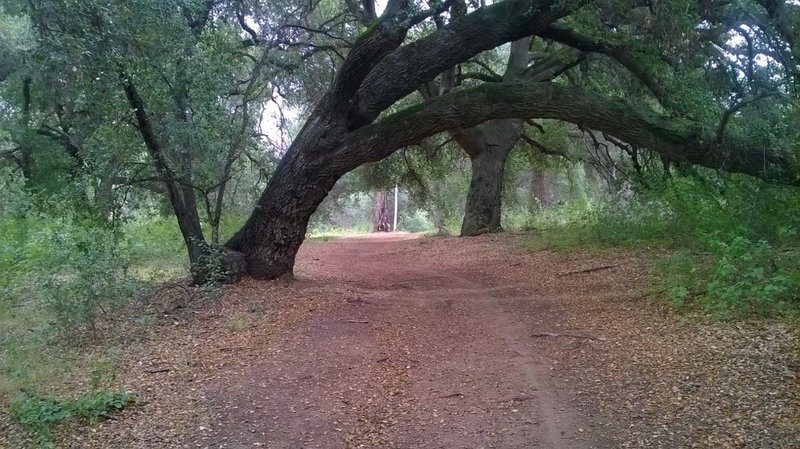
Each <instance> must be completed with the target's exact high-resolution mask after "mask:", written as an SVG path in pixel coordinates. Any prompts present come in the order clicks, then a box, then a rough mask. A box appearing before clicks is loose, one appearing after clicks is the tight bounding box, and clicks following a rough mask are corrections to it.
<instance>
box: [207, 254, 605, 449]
mask: <svg viewBox="0 0 800 449" xmlns="http://www.w3.org/2000/svg"><path fill="white" fill-rule="evenodd" d="M424 244H425V241H415V242H399V243H387V242H385V241H380V240H375V239H368V240H367V239H364V240H350V241H341V242H337V243H332V244H328V245H327V247H325V248H314V247H313V246H312V247H311V248H309V247H307V248H305V250H304V251H303V253H301V255H300V258H301V260H303V259H305V258H308V257H309V256H311V255H312V254H316V253H317V252H318V251H322V252H326V253H327V254H325V255H324V257H311V259H312V260H311V262H314V263H303V264H302V265H301V266H300V269H299V275H300V277H301V279H302V278H305V277H308V278H312V279H315V280H316V281H317V282H322V283H325V284H326V285H329V286H331V288H338V289H340V291H343V292H344V294H345V296H347V297H346V298H345V304H344V305H343V306H342V307H338V308H336V309H335V310H333V311H331V312H329V313H326V314H325V315H322V316H313V317H311V318H310V319H309V321H308V322H305V323H300V324H299V325H298V326H297V327H295V328H293V329H291V331H290V332H288V333H286V334H284V335H282V336H281V338H280V340H279V342H277V344H275V345H274V346H273V347H272V348H270V352H269V356H268V357H265V358H264V359H263V360H261V361H259V362H257V363H254V364H253V365H252V366H250V367H249V368H248V369H246V370H244V371H243V372H242V374H241V376H239V377H237V378H228V379H225V381H224V382H219V383H215V384H212V385H209V386H208V387H207V393H206V396H207V397H208V398H209V400H210V401H211V402H212V405H213V407H214V408H218V409H219V410H222V411H223V412H222V413H221V414H220V415H219V418H218V421H217V422H216V423H215V425H214V426H213V428H215V429H218V431H215V432H214V431H212V432H209V433H208V434H207V435H204V437H203V439H202V443H203V444H207V445H210V446H213V447H231V448H244V447H253V446H259V445H264V446H267V447H273V448H299V447H307V448H339V447H373V448H390V447H398V448H412V447H413V448H460V447H464V448H483V447H485V448H490V447H501V448H534V447H542V448H556V449H557V448H581V447H587V448H588V447H612V445H611V444H610V443H608V442H606V441H605V440H604V439H603V437H602V436H601V435H600V432H599V431H597V429H595V426H596V424H597V423H596V422H595V421H594V420H593V418H592V417H590V416H587V415H586V414H585V412H583V410H581V409H580V408H579V407H576V406H575V405H574V404H573V403H572V402H573V401H572V397H571V395H570V394H568V393H565V388H566V387H565V386H564V385H562V384H561V383H560V382H559V381H558V380H557V379H555V378H553V376H552V375H551V373H550V369H549V366H550V365H549V363H548V362H547V361H546V360H545V359H544V357H543V355H542V354H541V353H539V352H537V351H536V350H535V349H534V348H532V346H531V343H533V338H532V337H531V334H532V333H534V332H537V331H539V332H545V331H548V330H550V328H549V327H548V328H544V327H541V326H540V327H536V326H533V327H531V326H529V325H526V324H525V322H524V320H521V319H519V318H520V317H518V316H517V315H516V314H515V313H514V310H513V304H514V303H515V302H517V301H531V300H536V297H535V296H532V293H531V292H529V291H526V289H525V285H524V284H519V285H512V284H508V282H507V281H506V280H504V279H502V278H498V277H496V276H493V275H492V274H491V273H492V272H496V271H497V267H482V266H481V265H480V264H476V263H474V261H473V263H470V264H453V263H452V262H445V261H444V260H440V259H439V258H437V257H419V256H420V251H418V249H419V247H420V245H424ZM428 256H433V255H428ZM314 259H318V260H316V261H315V260H314ZM498 262H499V261H498ZM301 282H302V281H301ZM543 306H544V307H542V308H541V310H540V314H539V316H538V317H537V319H538V320H539V321H540V322H542V323H552V322H553V321H554V320H557V319H558V316H557V313H556V312H557V311H556V310H554V308H553V307H550V306H547V305H546V304H544V302H543ZM523 318H524V317H523Z"/></svg>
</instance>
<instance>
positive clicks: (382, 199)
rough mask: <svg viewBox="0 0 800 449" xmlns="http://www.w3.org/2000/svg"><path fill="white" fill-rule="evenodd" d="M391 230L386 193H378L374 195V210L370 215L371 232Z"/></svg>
mask: <svg viewBox="0 0 800 449" xmlns="http://www.w3.org/2000/svg"><path fill="white" fill-rule="evenodd" d="M391 230H392V225H391V223H390V220H389V205H388V203H387V202H386V192H378V193H376V194H375V210H374V211H373V213H372V232H389V231H391Z"/></svg>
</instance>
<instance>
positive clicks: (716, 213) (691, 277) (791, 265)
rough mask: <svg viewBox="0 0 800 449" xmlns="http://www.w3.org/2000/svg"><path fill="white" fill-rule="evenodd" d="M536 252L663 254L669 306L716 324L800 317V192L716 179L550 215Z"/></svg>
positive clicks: (702, 176)
mask: <svg viewBox="0 0 800 449" xmlns="http://www.w3.org/2000/svg"><path fill="white" fill-rule="evenodd" d="M532 224H533V227H534V228H536V229H538V230H540V232H537V233H535V234H534V236H533V237H532V238H531V240H530V247H531V248H532V249H541V248H552V249H567V250H569V249H575V248H579V249H584V248H587V247H588V248H597V247H643V246H659V247H664V248H668V249H672V250H674V251H675V252H674V255H673V256H672V257H670V258H669V259H668V260H665V261H662V263H660V269H661V272H662V274H663V276H662V278H663V279H664V285H663V287H664V288H663V291H664V292H665V294H666V296H667V298H668V299H669V300H670V301H671V302H673V303H675V304H680V305H693V306H699V307H701V308H702V309H703V310H706V311H709V312H711V313H714V314H717V315H720V316H722V315H725V316H731V315H738V314H743V313H759V314H767V315H774V314H779V315H787V314H794V313H796V311H797V310H798V298H799V297H800V271H799V270H800V268H798V267H800V257H798V252H797V247H798V243H800V238H799V237H800V236H798V233H797V229H800V191H798V190H797V189H796V188H791V187H784V186H779V185H772V184H767V183H764V182H761V181H758V180H754V179H752V178H749V177H745V176H730V175H717V174H714V173H713V172H711V171H709V170H704V171H701V172H698V173H696V174H694V175H688V176H677V177H673V178H671V179H668V180H666V181H663V180H662V181H658V182H653V181H652V180H651V183H650V186H649V188H648V189H643V190H641V191H640V192H638V193H637V194H636V195H634V196H633V197H632V198H631V199H626V200H618V201H616V202H609V203H604V204H599V205H592V204H587V205H586V206H585V207H578V208H574V206H571V205H564V206H562V207H560V208H557V209H553V210H550V211H543V212H542V213H541V214H540V215H539V216H538V217H536V218H535V221H533V222H532Z"/></svg>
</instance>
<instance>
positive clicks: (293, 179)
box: [225, 131, 345, 279]
mask: <svg viewBox="0 0 800 449" xmlns="http://www.w3.org/2000/svg"><path fill="white" fill-rule="evenodd" d="M303 134H305V133H303V132H302V131H301V135H300V136H298V139H297V140H296V141H295V144H294V145H293V147H294V149H292V148H290V150H289V151H288V152H287V153H286V156H284V158H283V159H281V161H280V163H279V164H278V167H277V168H276V169H275V172H274V173H273V175H272V178H271V179H270V181H269V184H268V185H267V188H266V190H264V193H263V194H262V195H261V197H260V198H259V200H258V202H257V203H256V206H255V208H254V213H253V214H252V215H250V218H249V219H248V220H247V222H246V223H245V224H244V226H243V227H242V228H241V229H240V230H239V231H238V232H237V233H236V234H235V235H234V236H233V237H231V239H230V240H228V242H227V243H225V246H226V247H227V248H228V249H231V250H233V251H238V252H241V253H243V254H244V257H245V261H246V266H247V273H248V274H249V275H250V276H252V277H254V278H256V279H277V278H280V277H284V276H289V277H291V276H292V275H293V274H294V272H293V269H294V260H295V255H296V254H297V250H298V249H299V248H300V244H301V243H303V239H304V238H305V235H306V230H307V228H308V221H309V219H310V218H311V215H313V213H314V211H316V210H317V207H318V206H319V204H320V203H321V202H322V200H324V199H325V197H326V196H327V195H328V192H330V190H331V189H332V188H333V186H334V185H335V184H336V181H337V180H338V179H339V178H340V177H341V176H342V175H344V173H345V172H341V171H339V170H335V169H334V168H333V165H331V164H325V163H322V164H320V163H318V162H316V161H313V160H312V159H311V158H309V157H307V156H306V155H305V154H304V153H305V152H304V151H301V150H300V149H299V146H300V145H299V144H298V140H305V139H304V137H305V136H304V135H303ZM314 134H316V133H314Z"/></svg>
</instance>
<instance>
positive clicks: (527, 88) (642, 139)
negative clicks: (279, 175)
mask: <svg viewBox="0 0 800 449" xmlns="http://www.w3.org/2000/svg"><path fill="white" fill-rule="evenodd" d="M499 118H549V119H557V120H562V121H567V122H571V123H576V124H579V125H582V126H585V127H588V128H591V129H595V130H598V131H602V132H605V133H608V134H610V135H612V136H615V137H617V138H618V139H620V140H622V141H624V142H627V143H629V144H632V145H636V146H640V147H645V148H649V149H650V150H652V151H655V152H657V153H660V154H662V155H664V156H666V157H668V158H669V159H671V160H674V161H683V162H688V163H692V164H697V165H702V166H705V167H709V168H713V169H719V170H724V171H728V172H738V173H745V174H748V175H752V176H756V177H759V178H762V179H765V180H768V181H774V182H781V183H785V184H793V185H800V176H798V170H797V166H796V163H795V161H793V160H792V159H790V157H789V156H788V154H789V153H787V152H782V151H780V150H776V149H771V148H764V147H763V145H759V144H758V143H751V142H744V141H741V140H736V139H733V138H729V139H725V141H723V142H722V143H718V142H717V139H716V133H715V131H716V127H714V126H706V125H705V124H702V123H697V122H693V121H688V120H683V119H676V118H670V117H667V116H665V115H661V114H657V113H655V112H653V111H650V110H645V109H641V108H638V107H635V106H633V105H630V104H628V103H626V102H625V101H622V100H620V99H614V98H608V97H603V96H599V95H596V94H592V93H588V92H585V91H584V90H582V89H579V88H573V87H563V86H558V85H555V84H552V83H529V82H507V83H501V84H485V85H482V86H479V87H476V88H472V89H466V90H463V91H458V92H453V93H450V94H447V95H444V96H441V97H437V98H432V99H430V100H428V101H426V102H424V103H421V104H419V105H416V106H413V107H411V108H408V109H406V110H403V111H400V112H397V113H395V114H393V115H390V116H389V117H387V118H385V119H383V120H381V121H380V122H378V123H376V124H374V125H371V126H367V127H364V128H362V129H359V130H358V131H356V132H355V133H354V136H353V137H354V138H353V139H350V142H352V143H349V144H348V145H346V146H343V147H342V148H340V149H339V151H336V152H334V153H333V154H331V155H330V158H325V160H324V161H323V162H322V163H325V164H335V165H340V166H341V167H343V168H344V169H345V170H350V169H352V168H355V167H357V166H358V165H360V164H362V163H365V162H370V161H377V160H380V159H382V158H384V157H386V156H388V155H389V154H391V153H392V152H393V151H395V150H396V149H398V148H402V147H404V146H408V145H413V144H415V143H416V142H419V141H420V140H421V139H423V138H425V137H427V136H430V135H433V134H436V133H439V132H442V131H446V130H449V129H457V128H467V127H473V126H476V125H478V124H479V123H482V122H484V121H487V120H491V119H499Z"/></svg>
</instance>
